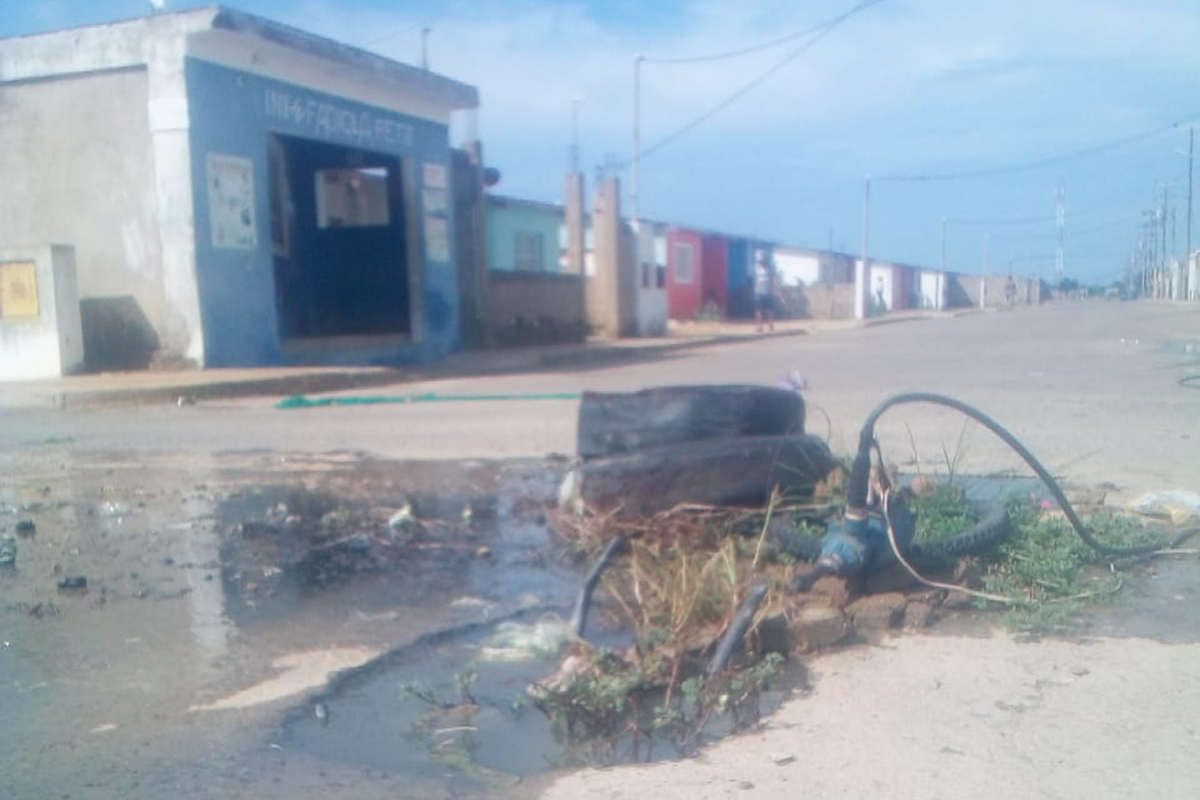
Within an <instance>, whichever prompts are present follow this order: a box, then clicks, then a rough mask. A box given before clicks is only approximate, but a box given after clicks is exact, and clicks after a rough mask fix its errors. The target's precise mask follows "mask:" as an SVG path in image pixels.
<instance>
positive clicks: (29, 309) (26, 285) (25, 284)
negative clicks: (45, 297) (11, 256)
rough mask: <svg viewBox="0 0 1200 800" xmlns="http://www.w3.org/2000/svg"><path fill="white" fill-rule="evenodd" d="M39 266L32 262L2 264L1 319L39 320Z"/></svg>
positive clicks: (0, 272) (0, 276)
mask: <svg viewBox="0 0 1200 800" xmlns="http://www.w3.org/2000/svg"><path fill="white" fill-rule="evenodd" d="M40 313H41V312H40V309H39V308H38V285H37V265H36V264H34V262H32V261H9V262H6V263H3V264H0V319H37V317H38V315H39V314H40Z"/></svg>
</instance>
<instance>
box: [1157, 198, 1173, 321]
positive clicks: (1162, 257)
mask: <svg viewBox="0 0 1200 800" xmlns="http://www.w3.org/2000/svg"><path fill="white" fill-rule="evenodd" d="M1159 222H1160V224H1161V225H1162V253H1160V254H1159V259H1158V280H1157V281H1155V283H1154V292H1155V295H1154V296H1155V297H1157V298H1158V299H1159V300H1162V299H1163V296H1162V295H1163V294H1164V292H1163V283H1164V281H1165V276H1166V273H1167V259H1168V258H1170V256H1169V255H1168V254H1167V187H1166V186H1164V187H1163V202H1162V219H1161V220H1160V221H1159Z"/></svg>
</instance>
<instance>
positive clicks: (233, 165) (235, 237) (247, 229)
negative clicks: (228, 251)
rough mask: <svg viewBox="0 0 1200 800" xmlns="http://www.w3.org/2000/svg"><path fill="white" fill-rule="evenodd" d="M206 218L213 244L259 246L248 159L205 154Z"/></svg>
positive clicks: (240, 246)
mask: <svg viewBox="0 0 1200 800" xmlns="http://www.w3.org/2000/svg"><path fill="white" fill-rule="evenodd" d="M208 218H209V222H210V225H211V227H212V243H213V247H232V248H238V249H244V250H253V249H254V248H255V247H257V246H258V232H257V228H256V227H255V223H254V164H253V162H251V161H250V159H248V158H239V157H238V156H226V155H220V154H218V153H209V154H208Z"/></svg>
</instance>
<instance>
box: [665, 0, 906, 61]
mask: <svg viewBox="0 0 1200 800" xmlns="http://www.w3.org/2000/svg"><path fill="white" fill-rule="evenodd" d="M881 2H883V0H867V1H866V2H862V3H859V4H858V6H856V7H855V8H852V9H851V10H850V11H851V13H854V12H857V11H861V10H863V9H865V8H866V7H867V6H873V5H875V4H877V3H881ZM846 16H847V15H846V14H843V15H842V16H841V17H835V18H834V19H831V20H826V21H825V22H821V23H818V24H816V25H813V26H812V27H811V28H806V29H805V30H802V31H798V32H796V33H789V34H788V35H787V36H780V37H779V38H777V39H771V40H769V41H766V42H761V43H759V44H754V45H750V46H748V47H742V48H739V49H737V50H728V51H726V52H723V53H713V54H711V55H705V56H689V57H680V58H644V59H642V60H643V61H644V62H645V63H647V64H702V63H704V62H706V61H723V60H725V59H727V58H737V57H738V56H744V55H749V54H750V53H757V52H759V51H761V50H770V49H771V48H773V47H778V46H779V45H781V44H787V43H788V42H791V41H795V40H796V39H803V38H804V37H806V36H811V35H812V34H814V33H817V32H819V31H821V30H823V29H824V28H826V27H828V26H830V25H836V24H838V23H839V22H841V21H842V19H844V18H845V17H846Z"/></svg>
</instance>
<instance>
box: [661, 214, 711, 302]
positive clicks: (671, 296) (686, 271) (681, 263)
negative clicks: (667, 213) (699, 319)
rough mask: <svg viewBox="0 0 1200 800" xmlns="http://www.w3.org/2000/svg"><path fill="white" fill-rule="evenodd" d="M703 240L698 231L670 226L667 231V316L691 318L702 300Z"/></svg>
mask: <svg viewBox="0 0 1200 800" xmlns="http://www.w3.org/2000/svg"><path fill="white" fill-rule="evenodd" d="M703 252H704V239H703V235H702V234H701V233H700V232H699V231H695V230H691V229H690V228H680V227H677V226H672V227H671V228H670V229H668V231H667V316H668V317H670V318H671V319H679V320H686V319H695V318H696V316H697V314H699V312H700V309H701V307H702V306H703V303H704V293H703V292H704V289H703V281H704V275H703V272H701V269H700V259H701V255H702V254H703Z"/></svg>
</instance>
